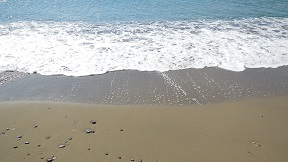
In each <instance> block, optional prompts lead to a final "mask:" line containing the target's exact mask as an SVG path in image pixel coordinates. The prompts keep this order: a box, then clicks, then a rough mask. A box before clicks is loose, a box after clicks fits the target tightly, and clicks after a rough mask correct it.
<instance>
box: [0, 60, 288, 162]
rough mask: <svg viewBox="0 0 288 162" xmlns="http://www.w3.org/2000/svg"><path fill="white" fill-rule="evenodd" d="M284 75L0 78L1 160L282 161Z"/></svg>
mask: <svg viewBox="0 0 288 162" xmlns="http://www.w3.org/2000/svg"><path fill="white" fill-rule="evenodd" d="M287 71H288V68H287V67H285V66H284V67H279V68H276V69H247V70H245V71H243V72H231V71H227V70H223V69H219V68H204V69H186V70H177V71H168V72H164V73H160V72H140V71H133V70H128V71H115V72H109V73H107V74H103V75H95V76H86V77H67V76H43V75H40V74H37V73H35V74H22V73H21V75H18V73H17V72H13V71H10V72H6V73H2V75H1V85H0V92H1V93H0V101H1V102H0V157H1V161H7V162H8V161H9V162H10V161H29V162H30V161H47V160H48V161H49V160H52V161H75V162H76V161H87V162H90V161H91V162H95V161H98V162H105V161H111V162H114V161H137V162H141V161H142V162H143V161H146V162H176V161H183V162H191V161H203V162H204V161H219V162H225V161H227V162H230V161H239V162H243V161H253V162H255V161H259V162H263V161H267V162H270V161H277V162H285V161H287V160H288V155H287V152H288V138H287V137H288V127H287V126H286V125H287V123H288V96H287V94H288V86H287V85H288V79H287V78H288V75H287V74H288V73H287ZM95 122H96V123H95Z"/></svg>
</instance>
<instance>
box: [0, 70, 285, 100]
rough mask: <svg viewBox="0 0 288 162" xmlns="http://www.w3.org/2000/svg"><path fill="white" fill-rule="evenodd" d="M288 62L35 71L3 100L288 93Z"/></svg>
mask: <svg viewBox="0 0 288 162" xmlns="http://www.w3.org/2000/svg"><path fill="white" fill-rule="evenodd" d="M287 74H288V66H283V67H279V68H275V69H273V68H270V69H265V68H260V69H247V70H245V71H243V72H233V71H227V70H223V69H220V68H203V69H184V70H176V71H168V72H147V71H136V70H125V71H114V72H108V73H106V74H103V75H94V76H86V77H67V76H43V75H39V74H30V75H26V76H23V77H20V78H17V79H15V80H13V81H10V82H7V83H5V84H2V85H0V91H1V92H2V93H0V102H3V101H8V100H9V101H57V102H74V103H89V104H104V105H105V104H111V105H138V104H139V105H143V104H144V105H145V104H152V105H191V104H192V105H193V104H198V105H205V104H209V103H219V102H229V101H238V100H243V99H249V98H255V97H265V96H266V97H272V96H281V95H286V94H288V75H287Z"/></svg>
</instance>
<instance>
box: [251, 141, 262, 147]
mask: <svg viewBox="0 0 288 162" xmlns="http://www.w3.org/2000/svg"><path fill="white" fill-rule="evenodd" d="M251 143H252V144H253V145H254V146H256V147H261V145H260V143H258V142H255V141H252V142H251Z"/></svg>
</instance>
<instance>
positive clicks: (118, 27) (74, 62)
mask: <svg viewBox="0 0 288 162" xmlns="http://www.w3.org/2000/svg"><path fill="white" fill-rule="evenodd" d="M287 42H288V18H253V19H238V20H227V21H225V20H206V21H205V20H198V21H167V22H146V23H139V22H134V23H114V24H104V25H93V24H87V23H81V22H41V21H37V22H27V21H26V22H13V23H0V71H5V70H17V71H21V72H30V73H31V72H34V71H37V72H38V73H40V74H43V75H53V74H64V75H68V76H83V75H91V74H103V73H106V72H107V71H115V70H124V69H125V70H126V69H136V70H140V71H161V72H162V71H168V70H177V69H186V68H203V67H220V68H224V69H227V70H232V71H243V70H244V69H245V68H259V67H267V68H268V67H273V68H274V67H278V66H283V65H288V43H287Z"/></svg>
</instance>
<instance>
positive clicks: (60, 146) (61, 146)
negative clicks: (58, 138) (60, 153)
mask: <svg viewBox="0 0 288 162" xmlns="http://www.w3.org/2000/svg"><path fill="white" fill-rule="evenodd" d="M58 147H59V148H64V147H66V146H65V145H59V146H58Z"/></svg>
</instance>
